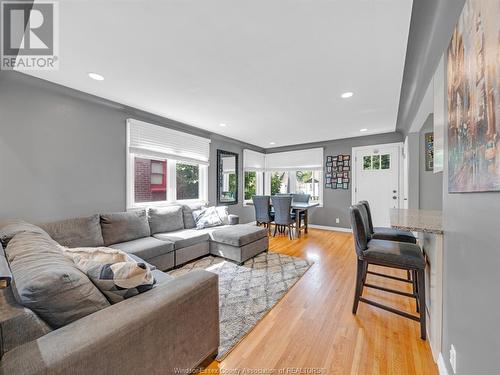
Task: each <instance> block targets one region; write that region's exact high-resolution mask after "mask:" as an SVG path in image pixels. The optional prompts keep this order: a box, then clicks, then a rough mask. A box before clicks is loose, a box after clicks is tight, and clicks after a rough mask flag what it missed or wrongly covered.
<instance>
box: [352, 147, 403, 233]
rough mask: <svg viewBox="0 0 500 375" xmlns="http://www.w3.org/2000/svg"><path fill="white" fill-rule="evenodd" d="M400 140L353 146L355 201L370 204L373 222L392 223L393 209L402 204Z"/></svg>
mask: <svg viewBox="0 0 500 375" xmlns="http://www.w3.org/2000/svg"><path fill="white" fill-rule="evenodd" d="M401 147H402V144H400V143H392V144H387V145H375V146H367V147H354V148H353V149H352V151H353V152H352V154H353V159H354V166H353V173H354V175H353V184H354V185H353V189H352V192H353V193H352V201H353V203H357V202H359V201H362V200H366V201H368V202H369V203H370V208H371V213H372V218H373V225H374V226H377V227H389V226H390V215H389V213H390V209H391V208H399V207H400V206H399V205H400V196H401V193H402V192H400V185H401V184H400V178H401V177H402V174H401V172H400V164H401V160H400V159H401Z"/></svg>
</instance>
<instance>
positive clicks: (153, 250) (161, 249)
mask: <svg viewBox="0 0 500 375" xmlns="http://www.w3.org/2000/svg"><path fill="white" fill-rule="evenodd" d="M109 247H112V248H113V249H119V250H122V251H125V252H126V253H130V254H134V255H137V256H138V257H139V258H141V259H144V260H145V261H148V260H149V259H151V258H155V257H157V256H160V255H164V254H168V253H170V252H172V251H174V244H173V242H169V241H161V240H159V239H156V238H153V237H144V238H138V239H136V240H132V241H127V242H121V243H115V244H113V245H110V246H109Z"/></svg>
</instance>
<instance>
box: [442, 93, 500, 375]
mask: <svg viewBox="0 0 500 375" xmlns="http://www.w3.org/2000/svg"><path fill="white" fill-rule="evenodd" d="M445 92H446V91H445ZM497 124H498V120H497ZM497 126H498V125H497ZM444 161H445V165H444V178H443V182H444V183H443V185H444V186H443V187H444V189H443V217H444V220H443V225H444V230H445V233H444V241H445V242H444V280H443V282H444V295H443V298H444V310H443V348H442V353H443V356H444V358H445V363H446V366H447V368H448V372H449V373H450V375H451V374H453V372H452V370H451V366H450V362H449V350H450V345H451V344H453V345H454V346H455V349H456V351H457V374H485V375H486V374H498V372H499V370H498V369H499V365H498V353H500V326H499V324H498V321H499V320H498V317H499V316H500V312H499V311H500V298H499V297H498V296H499V292H498V286H499V285H500V272H499V266H500V245H499V241H498V231H499V229H500V192H489V193H462V194H449V193H448V140H447V134H446V132H445V154H444Z"/></svg>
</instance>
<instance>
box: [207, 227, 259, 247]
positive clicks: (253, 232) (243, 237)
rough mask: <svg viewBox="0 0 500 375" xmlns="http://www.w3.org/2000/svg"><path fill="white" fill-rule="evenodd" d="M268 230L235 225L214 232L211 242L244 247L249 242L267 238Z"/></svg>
mask: <svg viewBox="0 0 500 375" xmlns="http://www.w3.org/2000/svg"><path fill="white" fill-rule="evenodd" d="M267 233H268V230H267V229H266V228H260V227H256V226H253V225H247V224H237V225H231V226H229V227H226V228H221V229H218V230H214V231H213V232H212V235H211V237H212V240H213V241H215V242H220V243H225V244H228V245H231V246H244V245H246V244H249V243H251V242H254V241H257V240H260V239H261V238H264V237H267Z"/></svg>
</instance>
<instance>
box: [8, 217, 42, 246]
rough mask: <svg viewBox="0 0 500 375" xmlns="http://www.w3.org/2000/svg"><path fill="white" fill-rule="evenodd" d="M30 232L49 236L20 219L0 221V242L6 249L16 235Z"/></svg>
mask: <svg viewBox="0 0 500 375" xmlns="http://www.w3.org/2000/svg"><path fill="white" fill-rule="evenodd" d="M22 232H32V233H40V234H43V235H45V236H47V237H48V236H49V235H48V234H47V233H46V232H45V231H44V230H43V229H42V228H40V227H38V226H36V225H33V224H30V223H28V222H26V221H24V220H21V219H6V220H0V242H1V243H2V245H3V247H6V246H7V244H8V243H9V241H10V240H11V239H12V238H13V237H14V236H15V235H16V234H18V233H22Z"/></svg>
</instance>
